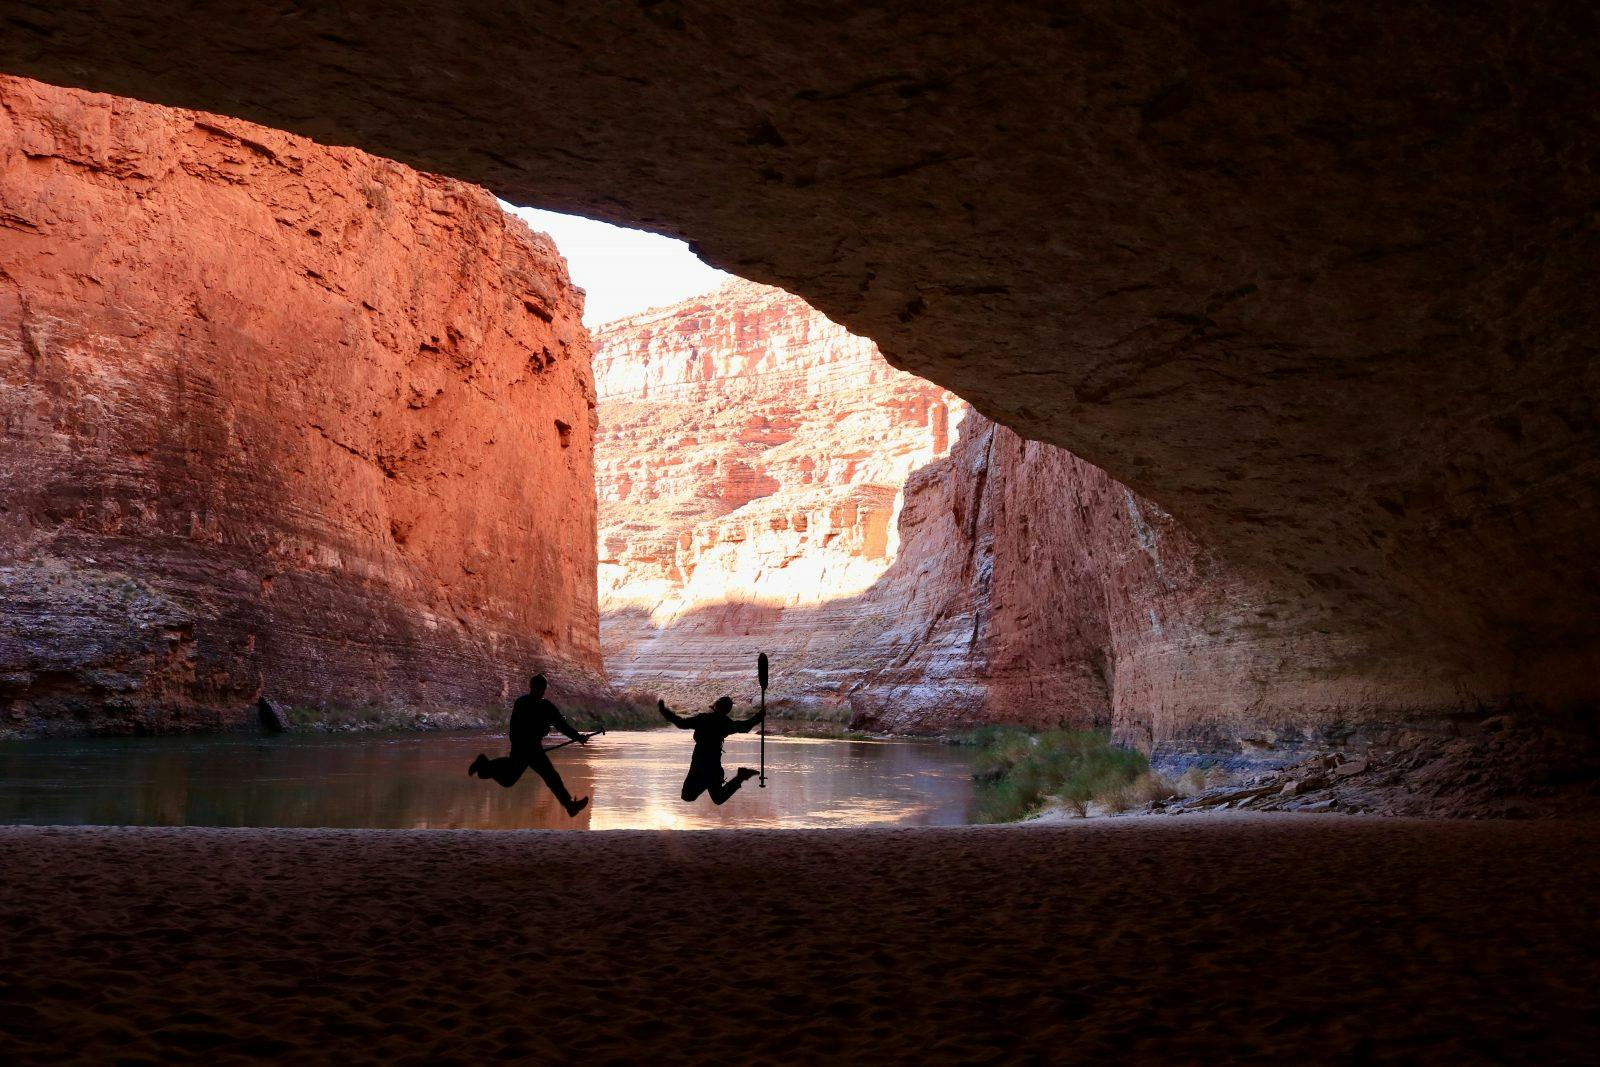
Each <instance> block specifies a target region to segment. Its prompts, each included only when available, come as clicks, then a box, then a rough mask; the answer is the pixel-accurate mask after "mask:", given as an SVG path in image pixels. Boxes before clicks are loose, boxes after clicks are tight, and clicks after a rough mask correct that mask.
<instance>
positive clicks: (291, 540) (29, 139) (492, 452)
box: [0, 78, 602, 731]
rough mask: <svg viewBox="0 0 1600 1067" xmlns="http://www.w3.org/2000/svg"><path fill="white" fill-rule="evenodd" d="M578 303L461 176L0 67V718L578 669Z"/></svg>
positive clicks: (176, 725) (581, 537)
mask: <svg viewBox="0 0 1600 1067" xmlns="http://www.w3.org/2000/svg"><path fill="white" fill-rule="evenodd" d="M581 306H582V296H581V293H580V292H579V291H577V290H575V289H573V287H572V286H571V284H570V283H569V281H568V279H567V275H566V269H565V265H564V263H563V262H562V260H561V258H560V256H559V255H558V254H557V253H556V250H555V248H554V246H553V245H552V244H551V243H550V241H549V240H548V239H547V238H545V237H544V236H542V235H539V234H534V233H532V232H530V231H529V230H528V229H527V228H526V227H525V226H523V225H522V224H521V223H520V222H518V221H516V220H514V219H510V218H508V217H507V216H506V215H505V214H504V213H503V212H502V211H501V210H500V208H499V207H498V206H497V205H496V203H495V202H494V200H493V199H492V198H491V197H490V196H489V195H488V194H487V193H485V192H483V191H482V190H481V189H478V188H475V187H472V186H468V185H464V184H462V183H460V182H457V181H453V180H450V179H445V178H438V177H433V176H430V175H426V174H421V173H418V172H416V171H414V170H411V169H409V168H407V167H404V166H401V165H399V164H396V163H392V162H389V161H387V160H382V159H377V158H374V157H372V156H368V155H366V154H364V153H362V152H358V151H355V150H352V149H342V148H325V147H322V146H319V145H316V144H313V143H311V142H309V141H306V140H304V139H302V138H299V137H294V136H290V135H288V134H284V133H279V132H275V131H272V130H266V129H262V128H259V127H256V126H252V125H250V124H248V123H245V122H241V121H238V120H236V119H231V118H222V117H218V116H214V115H207V114H201V113H196V112H189V111H177V110H170V109H166V108H162V107H157V106H153V105H149V104H143V103H138V102H134V101H129V100H124V99H118V98H113V97H105V96H98V95H93V94H87V93H82V92H77V91H72V90H63V89H56V88H52V87H49V86H44V85H40V84H37V83H32V82H28V81H24V80H21V79H16V78H5V79H0V419H3V431H4V433H3V436H0V730H24V731H25V730H38V729H79V730H81V729H89V730H113V731H131V730H144V729H182V728H191V727H201V726H213V725H217V724H221V723H227V722H234V721H241V720H244V719H245V718H247V717H248V716H249V715H252V714H253V711H252V710H251V704H252V703H253V701H254V699H255V697H256V696H257V695H258V694H262V693H264V694H265V695H267V696H268V697H269V698H270V699H273V700H275V701H278V702H281V703H285V704H292V705H306V706H310V707H313V708H316V707H325V708H335V707H337V708H356V709H361V708H378V709H384V710H385V711H388V712H408V713H412V714H428V713H431V712H437V711H461V710H467V711H481V710H485V709H489V708H491V707H493V706H497V705H501V704H502V702H503V701H504V700H505V698H506V696H507V693H508V687H511V688H520V686H521V685H522V684H523V679H524V678H525V676H526V674H527V673H528V671H529V669H530V668H539V667H542V668H544V669H545V670H547V671H549V672H550V673H551V674H552V675H554V676H555V678H556V681H557V684H558V685H559V686H564V687H565V688H566V689H567V691H568V692H569V693H571V692H573V691H575V690H577V691H594V690H598V689H599V687H600V686H601V684H602V683H601V682H600V670H599V669H600V659H599V648H598V630H597V625H598V624H597V611H596V606H595V590H594V583H593V573H594V566H595V551H594V493H593V484H592V481H591V453H590V449H591V441H592V432H593V418H594V416H593V408H594V402H593V386H592V381H591V371H590V361H589V347H588V339H587V334H586V333H585V331H584V330H583V328H582V326H581V323H580V317H581Z"/></svg>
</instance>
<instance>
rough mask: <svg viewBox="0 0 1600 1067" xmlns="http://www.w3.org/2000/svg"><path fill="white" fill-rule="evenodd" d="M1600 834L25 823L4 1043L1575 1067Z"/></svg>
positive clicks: (449, 1054) (548, 1054) (6, 842)
mask: <svg viewBox="0 0 1600 1067" xmlns="http://www.w3.org/2000/svg"><path fill="white" fill-rule="evenodd" d="M1597 846H1600V825H1596V824H1593V823H1584V824H1563V823H1527V822H1524V823H1510V822H1477V823H1468V822H1422V821H1414V820H1402V819H1385V820H1378V819H1361V818H1333V817H1324V816H1314V815H1297V816H1255V815H1247V814H1241V815H1231V814H1230V815H1220V816H1214V815H1188V816H1183V817H1180V818H1148V819H1118V820H1098V821H1091V822H1079V823H1077V824H1076V825H1073V826H1065V827H1029V826H1023V827H972V828H963V829H951V830H853V831H777V832H764V831H710V832H702V833H650V832H615V833H604V834H584V835H575V834H565V835H563V834H557V833H539V832H532V833H522V832H516V833H481V832H448V831H434V832H409V831H400V832H381V831H284V830H234V831H229V830H192V829H180V830H163V829H140V830H125V829H90V828H78V829H31V828H7V829H0V916H3V919H4V923H5V927H4V928H5V929H6V930H7V932H8V933H7V936H6V937H5V938H3V939H0V974H3V975H5V976H6V977H5V981H4V982H3V983H0V999H3V1001H4V1003H3V1004H0V1009H3V1012H4V1014H3V1018H4V1019H5V1023H4V1025H3V1026H0V1035H3V1036H0V1045H3V1046H5V1047H4V1048H0V1051H4V1052H5V1053H6V1054H7V1058H8V1060H9V1061H10V1062H14V1063H33V1062H43V1061H46V1060H50V1061H54V1060H56V1059H59V1058H63V1057H65V1058H73V1059H78V1060H82V1061H107V1062H108V1061H110V1060H111V1059H113V1058H121V1059H123V1060H124V1061H126V1062H130V1063H133V1062H170V1061H172V1060H174V1059H179V1058H185V1057H194V1056H200V1057H203V1058H207V1059H220V1060H225V1059H228V1058H232V1057H251V1056H254V1057H275V1058H278V1059H292V1060H300V1061H309V1060H316V1061H327V1062H332V1061H340V1062H358V1061H359V1062H375V1061H386V1062H416V1063H424V1062H482V1061H483V1060H485V1059H493V1060H495V1061H501V1060H512V1059H516V1060H528V1061H536V1062H547V1063H559V1062H587V1063H600V1062H607V1061H631V1062H646V1061H651V1062H655V1061H659V1062H682V1061H689V1060H693V1061H697V1062H710V1061H712V1060H726V1061H730V1062H731V1061H735V1060H738V1061H756V1062H778V1063H795V1062H824V1061H826V1062H929V1061H931V1060H941V1061H950V1060H956V1059H972V1060H979V1061H987V1060H997V1061H998V1060H1005V1061H1028V1060H1035V1061H1048V1062H1080V1061H1094V1060H1101V1061H1118V1062H1133V1061H1143V1062H1151V1061H1156V1062H1162V1061H1164V1062H1179V1061H1192V1060H1208V1061H1212V1062H1238V1061H1245V1060H1262V1061H1267V1060H1271V1061H1275V1062H1355V1061H1365V1060H1370V1059H1378V1060H1383V1059H1391V1058H1400V1059H1406V1060H1414V1061H1419V1062H1420V1061H1429V1062H1440V1063H1445V1062H1451V1063H1459V1062H1485V1061H1490V1062H1492V1061H1500V1062H1505V1061H1513V1060H1516V1061H1522V1062H1581V1061H1583V1060H1584V1059H1586V1058H1587V1057H1588V1056H1589V1055H1590V1054H1591V1053H1592V1050H1593V1048H1594V1047H1595V1042H1596V1041H1597V1040H1600V1023H1597V1022H1596V1020H1597V1019H1600V1015H1597V1014H1596V1013H1595V1011H1594V1008H1595V1003H1594V989H1595V988H1596V984H1597V982H1600V962H1597V961H1600V938H1597V934H1596V929H1595V926H1594V923H1593V913H1594V907H1595V885H1596V881H1597V877H1596V876H1597V875H1600V870H1597V869H1596V868H1597V866H1600V859H1597V857H1600V847H1597Z"/></svg>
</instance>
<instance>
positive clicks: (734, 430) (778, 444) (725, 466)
mask: <svg viewBox="0 0 1600 1067" xmlns="http://www.w3.org/2000/svg"><path fill="white" fill-rule="evenodd" d="M595 382H596V388H597V391H598V393H599V397H600V431H599V436H598V438H597V441H596V473H597V482H598V493H599V497H600V531H599V540H600V572H599V573H600V605H601V610H602V613H603V614H602V622H601V633H602V643H603V645H604V648H605V652H606V667H607V671H608V673H609V674H610V676H611V678H612V680H613V681H614V682H616V683H618V684H619V685H625V686H633V687H639V688H647V689H654V688H660V689H664V690H666V691H667V692H669V693H672V694H673V695H674V697H675V698H678V699H684V698H687V697H689V696H691V695H692V697H693V698H694V699H700V698H703V697H708V696H715V695H717V694H719V693H720V692H721V691H722V690H723V689H724V688H726V687H728V686H730V685H735V684H740V685H744V686H745V687H748V683H749V682H750V681H751V679H752V678H753V674H752V670H753V667H752V664H753V660H754V657H755V654H756V652H757V651H762V650H765V651H767V652H769V653H771V654H773V655H774V657H775V658H776V659H778V660H780V661H783V662H784V663H785V669H786V670H787V671H788V672H789V674H788V682H787V683H786V689H785V692H786V693H787V694H788V696H789V697H790V698H791V699H794V698H796V697H797V696H798V694H797V692H796V688H795V686H796V684H797V683H800V682H801V681H802V679H803V687H804V690H805V693H806V694H807V696H806V697H805V699H806V700H807V701H811V702H815V701H817V700H821V701H822V702H824V703H827V704H837V701H836V700H834V699H832V698H831V696H829V694H831V695H837V693H841V692H843V691H844V690H845V689H847V688H848V687H849V685H850V684H851V680H852V678H853V677H854V675H855V673H856V668H855V664H854V663H853V662H851V657H848V656H847V655H846V652H845V650H844V649H842V648H841V647H839V644H838V642H839V640H840V639H841V638H842V637H843V636H844V634H845V633H846V632H847V630H848V629H849V627H850V626H851V624H852V620H851V618H850V617H849V616H848V615H836V614H832V613H830V612H829V610H828V605H830V604H834V603H839V602H842V601H848V600H850V599H851V598H854V597H858V596H859V595H861V594H862V593H864V592H865V591H866V590H868V589H870V588H871V587H872V586H873V585H874V584H875V583H876V582H877V581H878V579H879V578H880V577H881V576H882V575H883V573H884V572H885V570H887V569H888V567H889V566H890V564H891V563H892V562H893V561H894V559H895V556H896V554H897V553H898V551H899V540H900V538H899V530H898V517H899V512H900V505H901V500H902V497H903V494H902V492H901V487H902V486H903V485H904V484H905V481H906V479H907V477H908V476H909V475H910V473H911V472H912V471H913V470H915V469H917V468H919V467H922V466H924V465H926V464H927V463H929V462H931V461H933V460H934V459H936V458H938V457H940V456H942V455H945V454H946V453H947V452H948V450H949V446H950V442H951V440H952V437H953V434H952V431H951V426H952V424H953V423H954V422H956V421H958V420H959V419H960V418H961V416H962V414H963V413H964V412H965V410H966V408H965V405H964V404H963V403H961V402H960V401H959V400H957V399H956V398H954V397H953V396H952V395H951V394H950V393H948V392H946V391H945V390H943V389H941V388H939V387H938V386H934V385H930V384H929V383H927V382H923V381H920V380H919V379H917V378H914V377H912V376H911V375H908V374H904V373H902V372H900V371H896V370H894V369H893V368H891V367H890V366H889V365H888V364H887V363H885V362H884V360H883V358H882V357H881V356H880V355H879V354H878V351H877V348H876V347H875V346H874V345H873V344H872V343H871V342H870V341H867V340H866V339H864V338H861V337H857V336H855V335H853V334H851V333H849V332H848V331H847V330H845V329H844V328H843V327H841V326H838V325H836V324H834V323H832V322H829V321H828V320H827V319H825V318H823V317H822V315H820V314H818V313H817V312H816V311H814V310H812V309H811V308H810V307H809V306H808V305H806V304H805V303H804V302H803V301H801V300H799V299H798V298H796V297H793V296H790V295H789V294H788V293H785V292H783V291H782V290H778V289H771V288H768V287H766V286H761V285H756V284H754V283H751V282H743V281H736V282H733V283H730V284H729V285H727V286H726V287H724V288H723V289H721V290H719V291H717V292H714V293H710V294H707V295H706V296H704V297H697V298H693V299H690V300H687V301H684V302H683V303H680V304H677V305H674V306H672V307H669V308H664V309H657V310H654V311H649V312H645V313H643V314H640V315H635V316H632V317H630V318H627V319H623V320H620V321H618V322H614V323H611V324H608V325H607V326H605V327H602V328H601V329H600V330H598V331H596V334H595Z"/></svg>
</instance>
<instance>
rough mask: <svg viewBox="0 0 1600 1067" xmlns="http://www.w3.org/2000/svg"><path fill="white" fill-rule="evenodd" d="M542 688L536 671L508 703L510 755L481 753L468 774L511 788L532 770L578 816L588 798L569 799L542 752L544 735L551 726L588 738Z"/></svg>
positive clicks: (583, 740)
mask: <svg viewBox="0 0 1600 1067" xmlns="http://www.w3.org/2000/svg"><path fill="white" fill-rule="evenodd" d="M544 689H545V680H544V675H542V674H536V675H534V676H533V677H532V678H531V679H529V681H528V691H527V692H526V693H524V694H522V695H521V696H519V697H518V698H517V700H516V703H514V704H512V705H511V755H509V756H501V757H500V758H499V759H490V758H489V757H488V756H485V755H484V754H483V753H482V752H480V753H478V758H477V759H475V760H473V761H472V766H470V767H468V768H467V773H468V774H470V775H474V776H476V777H478V778H492V779H493V780H494V781H496V782H499V783H500V784H501V785H503V786H505V787H506V788H507V789H510V788H511V787H512V786H514V785H516V784H517V779H519V778H521V777H522V774H523V772H524V771H527V770H529V769H531V770H532V771H533V773H534V774H537V775H538V776H539V777H540V778H543V779H544V784H545V785H547V786H549V787H550V792H552V793H554V794H555V795H556V799H557V800H559V801H561V806H562V807H564V808H566V809H567V814H568V815H577V814H578V812H580V811H582V810H583V809H584V807H585V806H587V805H588V803H589V798H588V797H581V798H579V799H577V800H574V799H572V794H571V793H569V792H567V787H566V786H565V785H563V784H562V782H561V775H559V774H557V773H556V768H555V764H553V763H551V762H550V757H549V756H548V755H547V754H546V753H545V750H544V735H545V734H547V733H549V732H550V731H551V729H552V728H554V729H556V730H559V731H561V732H562V733H564V734H566V735H567V736H568V737H570V738H572V739H573V740H574V741H576V742H578V743H579V744H580V745H582V744H587V743H588V741H589V739H588V738H587V737H585V736H584V735H582V734H580V733H579V732H578V731H577V730H574V729H573V728H572V724H571V723H570V722H568V721H567V720H566V719H565V718H564V717H563V716H562V714H561V712H560V711H559V710H557V708H556V706H555V705H554V704H552V703H550V701H548V700H546V699H545V698H544Z"/></svg>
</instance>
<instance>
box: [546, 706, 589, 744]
mask: <svg viewBox="0 0 1600 1067" xmlns="http://www.w3.org/2000/svg"><path fill="white" fill-rule="evenodd" d="M550 725H551V726H554V727H555V728H556V729H557V730H560V731H561V732H562V733H564V734H566V735H567V736H568V737H570V738H572V739H573V740H574V741H582V740H583V735H582V734H580V733H579V732H578V731H577V730H575V729H573V726H572V724H571V723H570V722H568V721H567V717H566V716H565V715H563V714H561V709H560V708H558V707H556V706H555V705H554V704H551V705H550Z"/></svg>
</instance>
